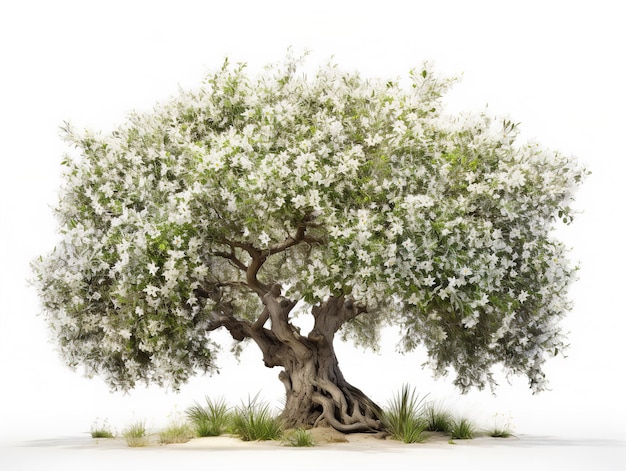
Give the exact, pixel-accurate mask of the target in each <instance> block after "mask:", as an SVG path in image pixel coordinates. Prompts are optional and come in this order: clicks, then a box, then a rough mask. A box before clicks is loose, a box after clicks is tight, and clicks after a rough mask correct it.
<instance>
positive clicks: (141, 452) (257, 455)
mask: <svg viewBox="0 0 626 471" xmlns="http://www.w3.org/2000/svg"><path fill="white" fill-rule="evenodd" d="M315 440H316V446H315V447H312V448H294V447H288V446H285V445H283V444H281V443H280V442H243V441H241V440H239V439H237V438H233V437H226V436H222V437H214V438H198V439H193V440H191V441H189V442H187V443H182V444H171V445H164V446H162V445H158V444H157V443H156V440H155V439H154V440H153V443H151V444H150V445H149V446H146V447H142V448H129V447H128V446H127V445H126V443H125V441H124V440H123V439H92V438H91V437H89V436H84V437H66V438H57V439H45V440H31V441H24V442H19V443H12V444H4V445H2V446H1V447H0V469H1V470H2V471H18V470H20V471H22V470H24V471H35V470H46V471H48V470H51V471H56V470H63V471H73V470H77V471H78V470H80V471H98V470H107V471H124V470H151V471H153V470H171V471H178V470H183V469H215V467H219V466H225V467H226V466H227V467H228V468H224V469H236V470H239V469H241V468H243V467H249V468H250V469H252V468H254V469H261V470H266V469H273V470H284V469H294V470H297V471H306V470H314V469H315V470H318V471H319V470H324V469H327V470H334V469H338V467H340V466H349V467H350V469H363V470H369V469H372V470H374V469H376V470H378V469H382V470H388V469H400V468H399V467H400V466H410V468H408V469H441V470H446V469H478V470H481V471H489V470H499V471H502V470H506V471H513V470H525V471H529V470H530V471H541V470H551V471H560V470H592V471H596V470H597V471H613V470H615V471H622V470H626V443H625V442H620V441H610V440H574V439H559V438H555V437H541V436H524V435H521V436H518V437H511V438H506V439H501V438H500V439H497V438H488V437H480V438H475V439H473V440H455V441H454V443H449V441H448V438H446V437H443V436H437V435H434V436H431V437H430V438H429V439H428V440H427V441H426V442H425V443H420V444H411V445H406V444H403V443H400V442H397V441H393V440H383V439H379V438H375V437H373V436H371V435H364V434H353V435H348V436H342V435H340V434H337V433H331V432H324V431H320V432H317V433H316V435H315ZM432 467H436V468H432Z"/></svg>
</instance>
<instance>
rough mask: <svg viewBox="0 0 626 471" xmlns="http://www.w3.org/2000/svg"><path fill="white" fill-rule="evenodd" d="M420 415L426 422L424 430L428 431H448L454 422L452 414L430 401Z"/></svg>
mask: <svg viewBox="0 0 626 471" xmlns="http://www.w3.org/2000/svg"><path fill="white" fill-rule="evenodd" d="M422 417H423V418H424V421H425V422H426V430H428V431H429V432H444V433H450V430H451V429H452V425H453V423H454V419H453V417H452V414H450V413H449V412H447V411H445V410H443V409H442V408H441V407H440V406H437V405H435V404H434V403H432V402H431V403H429V404H428V405H426V407H425V408H424V411H423V414H422Z"/></svg>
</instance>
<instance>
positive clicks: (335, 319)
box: [309, 296, 367, 342]
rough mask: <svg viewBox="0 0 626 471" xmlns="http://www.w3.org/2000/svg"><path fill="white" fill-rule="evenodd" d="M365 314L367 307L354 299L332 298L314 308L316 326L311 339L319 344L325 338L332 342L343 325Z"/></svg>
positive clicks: (310, 336) (310, 335)
mask: <svg viewBox="0 0 626 471" xmlns="http://www.w3.org/2000/svg"><path fill="white" fill-rule="evenodd" d="M364 312H367V309H366V307H365V306H364V305H362V304H358V303H355V302H354V301H353V300H352V299H345V298H344V297H343V296H340V297H338V298H335V297H331V298H329V299H327V300H326V301H324V302H323V303H322V304H320V305H318V306H313V309H312V313H313V317H314V318H315V325H314V327H313V330H312V331H311V334H309V339H310V340H313V341H318V342H319V341H321V340H322V338H325V339H327V340H329V341H331V340H332V338H333V337H334V335H335V333H336V332H337V331H338V330H339V329H340V328H341V326H342V325H343V324H345V323H346V322H348V321H350V320H352V319H354V318H355V317H357V316H359V315H360V314H362V313H364Z"/></svg>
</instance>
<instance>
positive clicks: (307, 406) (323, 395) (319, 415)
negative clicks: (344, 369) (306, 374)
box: [279, 371, 383, 433]
mask: <svg viewBox="0 0 626 471" xmlns="http://www.w3.org/2000/svg"><path fill="white" fill-rule="evenodd" d="M297 376H300V377H302V374H301V372H300V374H298V375H297ZM279 377H280V379H281V381H282V382H283V383H284V384H285V389H286V392H287V397H286V401H285V408H284V409H283V412H282V414H281V419H282V420H283V422H284V424H285V426H286V427H287V428H312V427H324V426H328V427H332V428H334V429H335V430H338V431H339V432H343V433H356V432H366V433H377V432H381V431H382V430H383V427H382V423H381V420H380V419H381V409H380V407H378V406H377V405H376V404H375V403H374V402H373V401H372V400H371V399H370V398H368V397H367V396H366V395H365V394H364V393H363V392H362V391H360V390H359V389H357V388H355V387H354V386H352V385H350V384H348V383H347V382H346V381H345V380H343V379H341V380H340V381H331V380H329V379H324V378H319V377H318V378H308V380H305V381H295V382H294V377H293V375H289V374H288V373H286V372H285V371H283V372H282V373H281V374H280V376H279ZM294 384H296V385H297V387H296V388H294Z"/></svg>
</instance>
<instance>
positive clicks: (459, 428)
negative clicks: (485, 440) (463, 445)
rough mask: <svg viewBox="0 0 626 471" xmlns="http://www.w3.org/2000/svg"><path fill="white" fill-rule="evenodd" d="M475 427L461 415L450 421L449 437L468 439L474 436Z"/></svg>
mask: <svg viewBox="0 0 626 471" xmlns="http://www.w3.org/2000/svg"><path fill="white" fill-rule="evenodd" d="M475 433H476V429H475V427H474V424H473V423H472V422H471V421H470V420H469V419H467V418H464V417H461V418H459V419H456V420H454V421H453V422H452V428H451V429H450V437H451V438H452V439H460V440H469V439H472V438H474V434H475Z"/></svg>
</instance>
